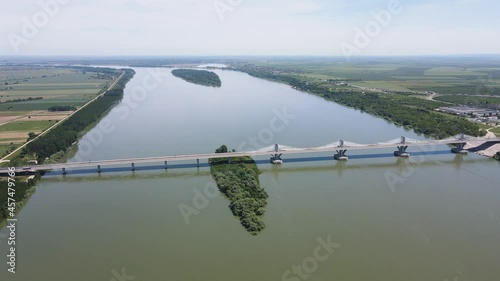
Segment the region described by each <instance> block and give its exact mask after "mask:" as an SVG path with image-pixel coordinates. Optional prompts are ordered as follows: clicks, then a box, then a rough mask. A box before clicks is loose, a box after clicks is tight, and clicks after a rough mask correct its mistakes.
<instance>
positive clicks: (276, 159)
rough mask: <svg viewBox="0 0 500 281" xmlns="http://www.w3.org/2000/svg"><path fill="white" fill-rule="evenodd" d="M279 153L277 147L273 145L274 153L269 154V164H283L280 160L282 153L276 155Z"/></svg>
mask: <svg viewBox="0 0 500 281" xmlns="http://www.w3.org/2000/svg"><path fill="white" fill-rule="evenodd" d="M279 151H280V148H279V145H278V144H275V145H274V152H276V153H275V154H271V159H270V161H271V164H283V160H282V159H281V155H283V154H282V153H278V152H279Z"/></svg>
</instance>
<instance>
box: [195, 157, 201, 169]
mask: <svg viewBox="0 0 500 281" xmlns="http://www.w3.org/2000/svg"><path fill="white" fill-rule="evenodd" d="M196 167H198V168H199V167H200V159H196Z"/></svg>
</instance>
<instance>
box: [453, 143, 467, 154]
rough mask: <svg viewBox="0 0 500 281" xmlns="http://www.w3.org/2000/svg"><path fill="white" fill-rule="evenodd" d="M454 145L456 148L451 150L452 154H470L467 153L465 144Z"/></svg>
mask: <svg viewBox="0 0 500 281" xmlns="http://www.w3.org/2000/svg"><path fill="white" fill-rule="evenodd" d="M454 145H455V147H454V148H452V149H451V152H452V153H456V154H469V151H467V150H466V149H464V146H465V143H464V142H462V143H455V144H454Z"/></svg>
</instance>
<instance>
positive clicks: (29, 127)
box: [0, 120, 56, 133]
mask: <svg viewBox="0 0 500 281" xmlns="http://www.w3.org/2000/svg"><path fill="white" fill-rule="evenodd" d="M55 123H56V120H52V121H49V120H43V121H14V122H9V123H7V124H5V125H3V126H0V132H35V133H37V132H41V131H42V130H44V129H46V128H48V127H50V126H52V125H54V124H55Z"/></svg>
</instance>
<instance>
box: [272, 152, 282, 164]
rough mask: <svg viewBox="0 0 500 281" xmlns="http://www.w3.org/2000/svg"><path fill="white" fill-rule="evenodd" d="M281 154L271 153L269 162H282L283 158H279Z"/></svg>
mask: <svg viewBox="0 0 500 281" xmlns="http://www.w3.org/2000/svg"><path fill="white" fill-rule="evenodd" d="M281 155H282V154H271V159H270V161H271V164H283V160H282V159H281Z"/></svg>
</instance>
